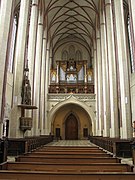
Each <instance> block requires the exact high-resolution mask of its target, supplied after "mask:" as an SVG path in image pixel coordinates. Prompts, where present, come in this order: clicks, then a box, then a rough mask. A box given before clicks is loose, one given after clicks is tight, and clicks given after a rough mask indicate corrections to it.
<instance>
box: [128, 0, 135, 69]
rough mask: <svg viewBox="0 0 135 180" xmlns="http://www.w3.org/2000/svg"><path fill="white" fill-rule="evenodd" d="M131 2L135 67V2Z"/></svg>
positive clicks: (130, 11)
mask: <svg viewBox="0 0 135 180" xmlns="http://www.w3.org/2000/svg"><path fill="white" fill-rule="evenodd" d="M128 2H129V16H130V23H131V29H132V35H131V36H132V47H133V56H134V66H135V15H134V14H135V1H134V0H128Z"/></svg>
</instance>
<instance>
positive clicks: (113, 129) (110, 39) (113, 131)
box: [105, 0, 119, 137]
mask: <svg viewBox="0 0 135 180" xmlns="http://www.w3.org/2000/svg"><path fill="white" fill-rule="evenodd" d="M105 11H106V32H107V53H108V65H109V83H110V111H111V124H110V137H119V128H118V104H117V103H118V102H117V101H118V97H117V79H116V60H115V48H114V31H113V18H112V4H111V0H105Z"/></svg>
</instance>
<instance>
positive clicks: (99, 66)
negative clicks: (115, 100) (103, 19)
mask: <svg viewBox="0 0 135 180" xmlns="http://www.w3.org/2000/svg"><path fill="white" fill-rule="evenodd" d="M96 32H97V34H96V39H97V72H98V74H97V79H98V81H97V87H98V89H97V91H98V112H99V117H98V118H99V120H98V121H99V127H98V129H99V131H98V135H99V136H101V135H103V85H102V58H101V39H100V34H99V30H98V29H97V31H96Z"/></svg>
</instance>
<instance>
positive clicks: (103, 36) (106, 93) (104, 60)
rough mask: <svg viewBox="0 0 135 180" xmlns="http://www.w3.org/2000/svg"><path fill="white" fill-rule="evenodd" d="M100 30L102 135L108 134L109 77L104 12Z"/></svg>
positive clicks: (101, 17)
mask: <svg viewBox="0 0 135 180" xmlns="http://www.w3.org/2000/svg"><path fill="white" fill-rule="evenodd" d="M100 29H101V30H100V32H101V51H102V53H101V57H102V79H103V80H102V82H103V119H104V130H103V136H106V137H107V136H110V120H111V119H110V97H109V79H108V78H109V77H108V61H107V51H106V49H107V44H106V42H107V40H106V25H105V12H104V10H103V12H101V13H100Z"/></svg>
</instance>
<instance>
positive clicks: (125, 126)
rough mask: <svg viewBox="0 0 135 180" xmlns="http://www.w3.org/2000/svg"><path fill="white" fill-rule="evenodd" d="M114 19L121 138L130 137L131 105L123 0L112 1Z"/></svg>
mask: <svg viewBox="0 0 135 180" xmlns="http://www.w3.org/2000/svg"><path fill="white" fill-rule="evenodd" d="M114 11H115V17H117V18H115V21H116V46H117V53H118V64H119V77H120V94H121V113H122V129H121V137H122V138H131V137H132V130H131V107H130V94H129V72H128V62H127V47H126V39H125V36H126V33H125V22H124V11H123V0H117V1H114Z"/></svg>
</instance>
